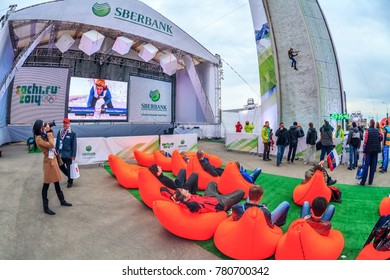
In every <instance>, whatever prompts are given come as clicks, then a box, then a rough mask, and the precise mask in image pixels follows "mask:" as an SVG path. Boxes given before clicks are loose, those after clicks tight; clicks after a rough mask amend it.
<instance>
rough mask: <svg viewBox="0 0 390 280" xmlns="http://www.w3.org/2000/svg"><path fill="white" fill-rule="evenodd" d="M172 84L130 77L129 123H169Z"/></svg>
mask: <svg viewBox="0 0 390 280" xmlns="http://www.w3.org/2000/svg"><path fill="white" fill-rule="evenodd" d="M171 96H172V83H171V82H164V81H159V80H153V79H146V78H141V77H136V76H131V77H130V115H129V121H130V122H139V123H156V122H157V123H169V122H171V118H172V109H171V108H172V97H171Z"/></svg>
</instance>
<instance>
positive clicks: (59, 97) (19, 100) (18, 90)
mask: <svg viewBox="0 0 390 280" xmlns="http://www.w3.org/2000/svg"><path fill="white" fill-rule="evenodd" d="M68 74H69V69H68V68H50V67H22V68H20V69H19V70H18V72H16V75H15V79H14V84H13V88H12V95H11V112H10V123H11V124H32V123H34V122H35V120H37V119H42V120H43V121H47V122H49V121H50V122H51V121H53V120H55V121H56V122H60V123H61V122H62V119H63V118H64V116H65V99H66V98H65V97H66V88H67V81H68Z"/></svg>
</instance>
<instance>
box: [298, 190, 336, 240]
mask: <svg viewBox="0 0 390 280" xmlns="http://www.w3.org/2000/svg"><path fill="white" fill-rule="evenodd" d="M309 211H310V212H311V215H310V214H309ZM334 211H335V207H334V206H333V205H328V201H327V200H326V198H325V197H323V196H318V197H316V198H314V200H313V202H312V205H311V209H310V204H309V202H308V201H305V202H304V203H303V205H302V210H301V218H304V219H305V220H306V222H307V223H308V224H309V225H310V226H311V227H312V228H313V229H314V230H315V231H316V232H318V233H319V234H321V235H323V236H328V235H329V232H330V230H331V229H332V222H331V221H330V220H331V219H332V217H333V214H334Z"/></svg>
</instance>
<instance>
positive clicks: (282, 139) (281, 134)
mask: <svg viewBox="0 0 390 280" xmlns="http://www.w3.org/2000/svg"><path fill="white" fill-rule="evenodd" d="M275 136H276V137H278V139H277V140H276V147H277V148H278V152H277V155H276V166H278V167H279V166H280V164H281V163H282V159H283V155H284V150H285V148H286V146H287V145H288V130H287V128H285V127H284V123H283V122H281V123H280V124H279V128H278V130H276V132H275Z"/></svg>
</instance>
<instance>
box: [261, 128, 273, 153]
mask: <svg viewBox="0 0 390 280" xmlns="http://www.w3.org/2000/svg"><path fill="white" fill-rule="evenodd" d="M270 134H271V129H270V128H269V121H266V122H265V123H264V126H263V129H262V130H261V138H262V139H263V145H264V151H263V160H264V161H270V160H271V159H270V158H269V152H270V149H271V143H270Z"/></svg>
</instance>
